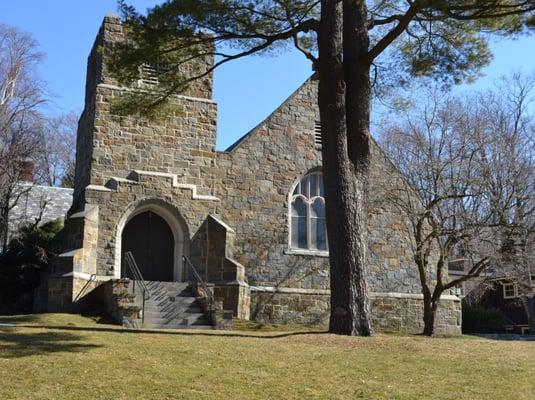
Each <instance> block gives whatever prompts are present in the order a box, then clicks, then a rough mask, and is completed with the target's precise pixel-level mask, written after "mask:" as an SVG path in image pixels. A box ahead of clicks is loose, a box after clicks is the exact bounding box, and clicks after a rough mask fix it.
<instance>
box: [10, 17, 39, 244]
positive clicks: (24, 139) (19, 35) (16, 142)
mask: <svg viewBox="0 0 535 400" xmlns="http://www.w3.org/2000/svg"><path fill="white" fill-rule="evenodd" d="M42 57H43V56H42V54H41V53H40V52H38V51H37V44H36V42H35V40H34V39H33V38H32V37H31V36H29V35H28V34H26V33H24V32H21V31H19V30H18V29H16V28H13V27H10V26H7V25H2V24H0V246H1V247H2V249H5V248H6V244H7V240H8V238H7V234H8V214H9V211H10V210H11V209H12V208H13V207H14V206H15V205H16V203H17V201H18V199H19V198H20V197H21V196H22V194H23V193H24V192H25V191H27V190H29V189H28V188H26V189H21V187H20V185H17V182H18V181H19V179H20V178H21V174H22V173H23V172H24V171H23V168H22V167H23V163H25V162H27V161H28V160H32V159H34V157H35V154H36V152H37V151H38V149H39V147H40V144H41V143H42V140H41V133H42V130H43V123H44V122H43V118H42V115H41V113H40V112H39V109H40V107H41V106H42V105H43V103H44V102H45V90H44V85H43V84H42V82H41V80H40V79H39V78H38V76H37V74H36V66H37V65H38V63H39V62H40V61H41V60H42Z"/></svg>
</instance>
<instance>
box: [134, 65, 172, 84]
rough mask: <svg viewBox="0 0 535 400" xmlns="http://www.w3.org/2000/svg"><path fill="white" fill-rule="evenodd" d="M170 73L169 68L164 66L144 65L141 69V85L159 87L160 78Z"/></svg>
mask: <svg viewBox="0 0 535 400" xmlns="http://www.w3.org/2000/svg"><path fill="white" fill-rule="evenodd" d="M167 71H169V66H167V65H164V64H155V65H149V64H143V65H142V66H141V67H139V75H140V79H139V83H140V84H141V85H149V86H156V85H158V76H159V75H161V74H163V73H165V72H167Z"/></svg>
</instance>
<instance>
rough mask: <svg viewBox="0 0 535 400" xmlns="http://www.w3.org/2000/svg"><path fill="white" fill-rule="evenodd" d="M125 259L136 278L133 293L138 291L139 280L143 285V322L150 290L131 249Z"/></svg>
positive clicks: (125, 254) (133, 280)
mask: <svg viewBox="0 0 535 400" xmlns="http://www.w3.org/2000/svg"><path fill="white" fill-rule="evenodd" d="M124 260H125V265H126V266H127V267H128V269H129V270H130V272H131V273H132V276H133V277H134V279H132V293H134V294H135V293H136V282H138V283H139V286H140V287H141V293H142V295H143V302H142V308H141V323H142V324H143V323H144V322H145V301H147V300H148V299H150V296H151V294H150V290H149V288H148V287H147V284H146V283H145V280H144V279H143V275H141V271H140V270H139V267H138V266H137V263H136V260H135V259H134V255H133V254H132V252H131V251H127V252H125V253H124Z"/></svg>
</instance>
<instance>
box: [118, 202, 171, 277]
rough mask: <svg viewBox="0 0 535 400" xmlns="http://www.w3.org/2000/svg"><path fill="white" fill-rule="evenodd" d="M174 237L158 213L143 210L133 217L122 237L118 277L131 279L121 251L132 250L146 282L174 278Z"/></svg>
mask: <svg viewBox="0 0 535 400" xmlns="http://www.w3.org/2000/svg"><path fill="white" fill-rule="evenodd" d="M174 246H175V240H174V237H173V232H172V231H171V228H170V227H169V225H168V224H167V222H166V221H165V220H164V219H163V218H162V217H160V216H159V215H158V214H156V213H153V212H151V211H145V212H143V213H141V214H138V215H136V216H135V217H134V218H132V219H131V220H130V221H128V223H127V224H126V226H125V227H124V229H123V234H122V239H121V253H122V254H121V276H122V277H126V278H132V273H131V272H130V270H129V269H128V268H126V266H125V263H124V253H125V252H127V251H131V252H132V254H133V255H134V259H135V261H136V263H137V265H138V267H139V270H140V271H141V275H142V276H143V279H144V280H147V281H163V282H171V281H173V280H174V279H173V266H174V259H173V257H174Z"/></svg>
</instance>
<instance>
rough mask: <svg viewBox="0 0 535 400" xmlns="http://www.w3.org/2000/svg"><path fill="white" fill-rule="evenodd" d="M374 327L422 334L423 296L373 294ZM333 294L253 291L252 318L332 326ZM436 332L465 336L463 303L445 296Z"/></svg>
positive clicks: (371, 303) (437, 317) (261, 320)
mask: <svg viewBox="0 0 535 400" xmlns="http://www.w3.org/2000/svg"><path fill="white" fill-rule="evenodd" d="M370 298H371V299H370V300H371V301H370V305H371V315H372V326H373V329H374V330H375V331H377V332H406V333H421V332H422V330H423V327H424V325H423V300H422V296H421V295H419V294H407V293H371V295H370ZM329 309H330V307H329V292H328V291H325V290H306V289H276V288H268V287H252V288H251V319H254V320H256V321H259V322H263V323H275V324H322V325H323V324H328V323H329ZM435 326H436V333H438V334H448V335H460V334H461V301H460V299H459V298H457V297H455V296H449V295H447V296H442V298H441V302H440V306H439V309H438V311H437V316H436V325H435Z"/></svg>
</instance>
